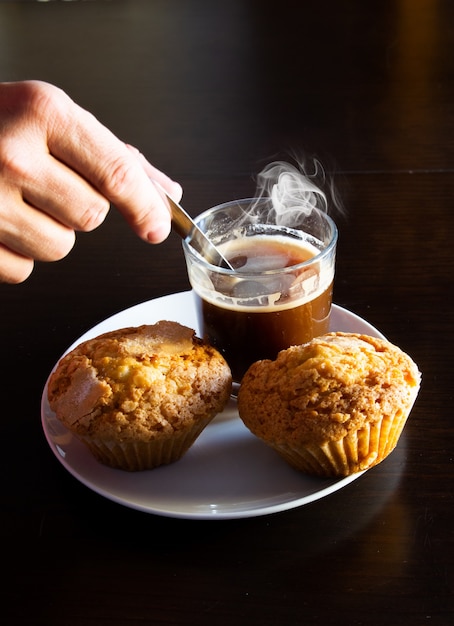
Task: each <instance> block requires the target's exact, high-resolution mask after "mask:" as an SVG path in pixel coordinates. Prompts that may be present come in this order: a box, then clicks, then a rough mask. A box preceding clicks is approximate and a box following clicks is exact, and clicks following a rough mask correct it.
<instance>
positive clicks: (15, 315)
mask: <svg viewBox="0 0 454 626" xmlns="http://www.w3.org/2000/svg"><path fill="white" fill-rule="evenodd" d="M453 51H454V3H453V2H451V1H450V0H438V1H437V0H411V1H407V2H403V1H400V2H399V1H397V0H380V1H377V0H368V1H367V2H365V1H363V0H357V1H345V2H338V1H335V0H333V1H332V2H330V1H328V0H305V1H304V2H299V3H296V2H287V1H286V0H282V1H281V2H279V3H268V2H259V1H252V0H251V1H247V0H244V1H240V0H238V1H235V2H229V1H228V0H225V1H220V2H210V1H208V0H191V1H188V2H184V1H183V0H180V1H179V0H165V1H164V0H160V1H153V0H151V1H145V0H143V1H140V0H129V1H127V0H125V1H124V2H121V1H115V0H113V1H110V2H109V1H92V2H57V1H55V2H48V3H42V2H2V3H0V80H20V79H25V78H39V79H43V80H47V81H50V82H53V83H55V84H57V85H59V86H60V87H62V88H63V89H65V90H66V91H67V92H68V93H69V94H70V95H71V96H72V97H73V98H74V99H75V100H76V101H78V102H79V103H80V104H81V105H83V106H85V107H86V108H88V109H90V110H91V111H92V112H93V113H94V114H95V115H97V117H98V118H99V119H101V120H102V121H103V122H104V123H105V124H106V125H107V126H109V127H110V128H111V129H112V130H113V131H114V132H115V133H117V134H118V135H119V136H120V137H121V138H123V139H124V140H127V141H128V142H130V143H133V144H135V145H137V146H138V147H140V149H141V150H142V152H144V153H145V154H146V155H147V157H148V158H149V159H150V160H151V161H152V162H154V163H155V164H156V165H157V166H159V167H160V168H161V169H163V170H165V171H167V172H168V173H169V174H170V175H171V176H173V177H174V178H176V179H177V180H179V181H180V182H181V183H182V185H183V186H184V190H185V194H184V204H185V206H186V208H187V209H188V211H189V212H191V213H192V214H193V215H195V214H197V213H199V212H200V211H201V210H203V209H205V208H207V207H209V206H211V205H214V204H216V203H218V202H223V201H227V200H231V199H234V198H240V197H244V196H248V195H252V194H253V193H254V190H255V180H254V176H255V175H256V174H257V173H258V172H259V171H260V170H261V169H262V167H263V166H264V165H265V164H266V163H269V162H270V161H273V160H275V159H277V158H284V159H289V158H290V157H289V155H294V154H296V155H297V156H298V157H299V158H301V157H302V156H305V157H307V158H308V159H311V158H312V157H314V156H316V157H317V158H319V159H320V161H321V163H322V164H323V165H324V167H325V170H326V172H327V176H328V179H329V180H332V181H333V183H334V185H335V187H336V189H337V191H338V194H339V196H340V197H341V198H342V201H343V204H344V206H345V209H346V213H345V215H344V216H340V215H338V216H336V220H337V222H338V226H339V231H340V242H339V248H338V257H337V278H336V285H335V302H336V303H337V304H339V305H342V306H344V307H346V308H348V309H349V310H351V311H353V312H355V313H357V314H358V315H360V316H362V317H363V318H365V319H366V320H368V321H369V322H371V323H372V324H373V325H374V326H376V327H377V328H378V329H379V330H380V331H382V332H383V333H384V334H385V335H386V336H387V337H388V338H389V339H390V340H391V341H393V342H394V343H397V344H398V345H399V346H401V347H402V348H403V349H404V350H405V351H407V352H408V353H409V354H411V356H412V357H413V358H414V359H415V360H416V362H417V363H418V365H419V367H420V369H421V370H422V372H423V385H422V389H421V392H420V395H419V398H418V401H417V404H416V405H415V407H414V410H413V412H412V414H411V417H410V419H409V421H408V423H407V426H406V429H405V432H404V435H403V436H402V438H401V440H400V442H399V445H398V448H397V449H396V450H395V451H394V452H393V454H391V455H390V457H388V459H387V460H385V461H384V462H383V463H382V464H381V465H379V466H378V467H376V468H374V469H372V470H370V471H369V472H367V473H366V474H364V475H363V476H361V478H359V479H358V480H356V481H355V482H353V483H352V484H351V485H349V486H348V487H346V488H344V489H342V490H340V491H337V492H336V493H334V494H332V495H330V496H328V497H326V498H323V499H320V500H318V501H316V502H313V503H311V504H308V505H306V506H302V507H300V508H296V509H294V510H290V511H286V512H281V513H276V514H272V515H267V516H261V517H252V518H248V519H239V520H223V521H211V520H209V521H201V520H185V519H174V518H169V517H164V516H159V515H153V514H147V513H143V512H139V511H136V510H134V509H131V508H128V507H126V506H122V505H119V504H115V503H114V502H112V501H111V500H109V499H107V498H104V497H102V496H100V495H97V494H96V493H95V492H94V491H92V490H90V489H88V488H87V487H85V486H84V485H82V484H81V483H80V482H79V481H77V480H76V479H75V478H73V477H72V476H71V475H70V474H69V473H68V472H67V471H66V470H65V469H64V468H63V467H62V466H61V464H59V463H58V462H57V460H56V458H55V457H54V455H53V454H52V452H51V451H50V449H49V446H48V444H47V442H46V440H45V438H44V435H43V432H42V428H41V422H40V398H41V392H42V389H43V386H44V383H45V380H46V378H47V375H48V373H49V371H50V369H51V367H52V366H53V365H54V363H55V361H56V360H57V359H58V357H59V356H60V355H61V353H62V352H63V351H64V350H65V349H66V348H67V346H68V345H69V344H71V343H72V342H73V341H74V340H75V339H77V337H79V336H80V335H81V334H82V333H83V332H85V331H86V330H87V329H89V328H90V327H92V326H93V325H94V324H96V323H97V322H99V321H100V320H102V319H104V318H106V317H108V316H110V315H111V314H113V313H115V312H117V311H120V310H122V309H125V308H126V307H129V306H131V305H134V304H136V303H139V302H143V301H146V300H150V299H152V298H156V297H159V296H163V295H166V294H170V293H174V292H178V291H182V290H186V289H188V281H187V276H186V270H185V266H184V260H183V255H182V251H181V243H180V241H179V240H178V238H177V237H176V236H174V235H171V236H170V238H169V239H168V240H167V242H165V243H164V244H162V245H160V246H156V247H153V246H148V245H146V244H144V243H142V242H141V241H139V240H138V239H137V238H136V237H135V236H134V235H133V234H132V233H131V232H130V231H129V229H128V227H127V226H126V225H125V224H124V222H123V220H122V218H121V217H120V216H119V215H118V214H117V213H116V211H115V209H113V210H112V211H111V213H110V214H109V217H108V219H107V221H106V223H105V224H104V225H103V226H102V227H100V228H99V229H97V230H96V231H95V232H93V233H91V234H85V235H80V236H79V237H78V240H77V244H76V247H75V248H74V250H73V251H72V252H71V253H70V255H69V256H68V257H67V258H66V259H64V260H63V261H61V262H58V263H54V264H48V265H46V264H43V265H38V266H37V267H36V269H35V271H34V273H33V275H32V276H31V278H30V279H29V280H28V281H26V282H25V283H24V284H22V285H17V286H8V285H1V286H0V298H1V320H2V350H1V355H2V358H1V360H2V366H1V371H2V374H1V392H2V416H1V441H2V453H1V456H0V458H1V466H2V472H1V474H2V488H1V499H0V502H1V504H0V524H1V540H2V559H1V564H2V573H3V576H4V579H3V582H2V583H1V586H0V589H1V591H0V595H1V603H0V621H1V622H2V623H3V624H5V626H6V625H8V626H12V625H15V624H27V626H32V625H35V624H43V625H44V624H45V625H46V626H54V625H55V626H79V625H87V626H88V625H90V626H91V625H93V626H101V625H106V626H107V625H109V626H112V625H114V624H118V625H119V626H120V625H121V626H135V625H138V624H158V625H160V624H163V625H164V624H185V625H188V624H193V625H194V626H203V625H204V624H210V625H211V624H225V625H229V626H231V625H232V624H248V625H249V624H256V625H260V626H268V625H273V626H274V625H275V626H284V625H292V626H293V625H295V626H297V625H300V624H305V625H309V626H312V625H323V626H328V625H333V626H343V625H347V624H348V625H349V626H360V625H361V626H362V625H365V626H378V625H380V626H381V625H383V624H392V625H394V624H396V625H398V624H411V625H412V626H419V625H423V624H424V625H426V624H427V625H428V624H430V625H431V626H444V625H447V624H450V623H452V620H453V618H454V599H453V586H454V531H453V526H454V514H453V511H454V497H453V495H454V492H453V478H454V460H453V457H454V446H453V432H454V427H453V416H452V412H453V408H452V402H453V382H452V367H453V354H454V341H453V328H452V319H453V316H452V305H451V295H452V289H453V270H454V245H453V242H452V240H451V237H452V234H453V232H454V106H453V102H454V54H453Z"/></svg>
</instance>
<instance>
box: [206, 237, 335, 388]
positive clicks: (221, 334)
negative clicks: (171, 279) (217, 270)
mask: <svg viewBox="0 0 454 626" xmlns="http://www.w3.org/2000/svg"><path fill="white" fill-rule="evenodd" d="M222 252H223V254H224V255H225V256H226V257H227V259H228V260H229V262H230V263H231V264H232V265H233V267H235V268H236V272H235V274H234V275H228V274H223V275H219V276H217V277H216V281H215V284H214V287H215V291H214V290H213V289H211V290H209V289H206V290H205V289H198V288H197V286H195V287H194V288H195V292H196V303H197V307H198V309H199V310H198V316H199V319H200V320H201V322H202V333H203V337H204V339H205V340H207V341H208V342H209V343H211V344H212V345H213V346H214V347H216V348H217V349H218V350H219V351H220V352H221V353H222V354H223V355H224V357H225V358H226V360H227V362H228V363H229V365H230V368H231V369H232V375H233V379H234V381H235V382H240V381H241V378H242V376H243V375H244V373H245V371H246V370H247V368H248V367H249V365H251V363H253V362H254V361H257V360H259V359H274V358H276V355H277V353H278V352H279V351H280V350H283V349H285V348H288V347H289V346H291V345H295V344H300V343H305V342H307V341H310V340H311V339H312V338H313V337H314V336H317V335H321V334H323V333H325V332H328V330H329V317H330V310H331V299H332V287H333V271H332V270H329V271H326V270H323V271H322V268H321V267H320V264H319V263H314V264H310V265H305V262H307V261H309V260H310V259H312V258H313V257H315V256H316V255H317V254H319V252H320V250H319V249H318V248H317V247H315V246H314V245H313V244H311V243H310V242H303V241H297V240H295V241H293V240H289V239H288V238H285V237H280V236H266V235H265V236H256V237H251V238H247V237H246V238H241V239H237V240H234V241H233V242H229V243H228V244H227V245H226V246H225V248H224V249H222ZM283 268H289V269H288V271H287V272H282V271H281V270H282V269H283ZM278 270H279V271H278Z"/></svg>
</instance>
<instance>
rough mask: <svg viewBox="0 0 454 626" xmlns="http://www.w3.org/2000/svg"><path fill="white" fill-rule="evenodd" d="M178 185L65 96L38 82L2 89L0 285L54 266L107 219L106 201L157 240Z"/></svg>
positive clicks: (164, 233)
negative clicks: (37, 266) (78, 237)
mask: <svg viewBox="0 0 454 626" xmlns="http://www.w3.org/2000/svg"><path fill="white" fill-rule="evenodd" d="M152 180H155V181H156V182H157V183H159V185H161V186H162V187H163V188H164V189H165V190H166V191H167V192H168V193H169V194H170V195H171V196H172V197H173V198H175V200H177V201H179V200H180V198H181V195H182V190H181V187H180V185H179V184H178V183H176V182H173V181H172V180H171V179H170V178H169V177H168V176H166V175H165V174H164V173H163V172H161V171H159V170H158V169H156V168H155V167H153V166H152V165H151V164H150V163H148V161H147V160H146V159H145V157H143V156H142V155H141V154H140V153H139V151H138V150H136V149H135V148H133V147H132V146H128V145H126V144H124V143H123V142H122V141H120V140H119V139H117V137H115V135H113V134H112V133H111V132H110V131H109V130H108V129H107V128H106V127H105V126H103V125H102V124H101V123H100V122H99V121H97V120H96V118H95V117H94V116H93V115H92V114H91V113H89V112H88V111H86V110H84V109H82V108H81V107H80V106H78V105H77V104H76V103H75V102H73V101H72V100H71V99H70V98H69V96H67V95H66V94H65V93H64V92H63V91H61V90H60V89H58V88H57V87H54V86H53V85H50V84H48V83H43V82H39V81H24V82H18V83H3V84H0V281H3V282H10V283H19V282H22V281H24V280H25V279H26V278H27V277H28V276H29V275H30V273H31V272H32V270H33V266H34V261H35V260H39V261H56V260H59V259H61V258H63V257H64V256H66V255H67V254H68V252H69V251H70V250H71V248H72V247H73V245H74V240H75V231H84V232H88V231H91V230H93V229H94V228H96V227H98V226H99V225H100V224H101V223H102V222H103V221H104V219H105V217H106V215H107V213H108V210H109V207H110V203H112V204H114V205H115V206H116V207H117V209H118V210H119V211H120V212H121V213H122V214H123V215H124V217H125V219H126V221H127V222H128V223H129V225H130V226H131V228H132V229H133V230H134V231H135V232H136V233H137V235H138V236H139V237H141V238H142V239H144V240H145V241H149V242H151V243H159V242H160V241H163V240H164V239H165V238H166V237H167V235H168V234H169V231H170V212H169V209H168V206H167V203H166V202H165V200H164V199H163V197H162V196H161V194H160V192H159V189H158V186H155V185H154V184H153V182H152Z"/></svg>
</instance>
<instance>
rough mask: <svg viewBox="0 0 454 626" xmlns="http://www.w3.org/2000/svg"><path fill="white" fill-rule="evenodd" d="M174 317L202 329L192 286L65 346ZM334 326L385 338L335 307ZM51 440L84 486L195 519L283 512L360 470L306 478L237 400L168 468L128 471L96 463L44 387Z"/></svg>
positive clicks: (140, 507)
mask: <svg viewBox="0 0 454 626" xmlns="http://www.w3.org/2000/svg"><path fill="white" fill-rule="evenodd" d="M162 319H168V320H174V321H177V322H180V323H181V324H185V325H186V326H189V327H191V328H194V329H196V330H197V331H198V323H197V320H196V312H195V306H194V302H193V295H192V292H191V291H186V292H182V293H176V294H173V295H170V296H165V297H163V298H158V299H156V300H150V301H149V302H144V303H142V304H138V305H136V306H133V307H131V308H129V309H126V310H124V311H121V312H120V313H117V314H116V315H113V316H112V317H109V318H108V319H106V320H104V321H103V322H101V323H100V324H97V325H96V326H94V327H93V328H92V329H91V330H89V331H88V332H87V333H85V334H84V335H82V337H80V338H79V339H78V340H77V341H76V342H75V343H74V344H73V345H72V346H70V348H68V350H71V349H72V348H73V347H74V346H76V345H77V344H78V343H80V342H81V341H85V340H86V339H89V338H91V337H95V336H96V335H99V334H100V333H103V332H107V331H109V330H114V329H117V328H123V327H126V326H138V325H140V324H154V323H155V322H158V321H159V320H162ZM331 329H332V330H342V331H345V332H357V333H364V334H368V335H373V336H376V337H383V335H382V334H381V333H379V332H378V331H377V330H376V329H375V328H374V327H373V326H371V325H370V324H368V323H367V322H365V321H364V320H363V319H361V318H360V317H358V316H357V315H355V314H353V313H350V312H349V311H347V310H346V309H342V308H341V307H339V306H336V305H333V311H332V317H331ZM41 416H42V424H43V429H44V433H45V435H46V439H47V441H48V443H49V445H50V447H51V449H52V451H53V452H54V454H55V456H56V457H57V459H58V460H59V461H60V463H61V464H62V465H63V466H64V467H65V468H66V469H67V470H68V472H70V474H72V475H73V476H75V478H77V479H78V480H79V481H80V482H81V483H83V484H84V485H86V486H87V487H89V488H90V489H92V490H93V491H95V492H97V493H99V494H101V495H102V496H105V497H106V498H108V499H110V500H113V501H114V502H118V503H120V504H123V505H125V506H129V507H131V508H133V509H138V510H140V511H145V512H148V513H155V514H159V515H167V516H170V517H181V518H192V519H234V518H242V517H254V516H259V515H266V514H269V513H276V512H278V511H286V510H288V509H292V508H295V507H299V506H302V505H304V504H308V503H309V502H312V501H314V500H317V499H319V498H323V497H325V496H327V495H329V494H330V493H333V492H335V491H337V490H339V489H342V488H343V487H345V486H346V485H348V484H349V483H351V482H352V481H354V480H355V479H357V478H358V477H359V476H360V475H361V473H357V474H354V475H352V476H349V477H347V478H342V479H336V478H333V479H325V478H317V477H311V476H306V475H304V474H302V473H300V472H297V471H296V470H293V469H292V468H291V467H289V466H288V465H287V464H286V463H285V462H284V461H283V460H282V459H281V458H280V457H279V456H278V455H277V454H276V453H275V452H274V451H273V450H271V449H270V448H268V446H266V445H265V444H263V443H262V442H261V441H259V440H258V439H257V438H256V437H254V436H253V435H252V434H251V433H250V432H249V430H248V429H247V428H246V427H245V426H244V425H243V423H242V421H241V420H240V418H239V417H238V413H237V412H236V407H235V403H234V402H233V401H232V402H231V403H230V404H229V405H228V407H227V408H226V409H225V410H224V412H223V413H221V414H220V415H218V416H217V417H216V418H215V419H214V420H213V421H212V422H211V423H210V424H209V426H208V427H207V428H206V429H205V430H204V431H203V433H202V434H201V435H200V437H199V438H198V439H197V441H196V442H195V443H194V445H193V446H192V447H191V448H190V449H189V451H188V452H187V453H186V455H185V456H184V457H183V458H182V459H180V460H179V461H177V462H176V463H173V464H171V465H166V466H161V467H158V468H155V469H153V470H150V471H145V472H133V473H130V472H123V471H121V470H115V469H111V468H109V467H106V466H104V465H101V464H100V463H98V462H97V461H96V460H95V459H94V457H93V456H92V455H91V453H90V452H89V451H88V449H87V448H86V447H85V446H84V445H83V444H82V443H80V442H79V441H78V440H77V439H76V438H75V437H74V436H73V435H71V433H69V431H68V430H67V429H66V428H65V427H64V426H63V425H62V424H61V423H60V422H59V421H58V420H57V419H56V417H55V415H54V414H53V412H52V411H51V410H50V408H49V405H48V402H47V384H46V387H45V388H44V391H43V396H42V404H41Z"/></svg>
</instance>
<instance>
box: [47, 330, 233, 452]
mask: <svg viewBox="0 0 454 626" xmlns="http://www.w3.org/2000/svg"><path fill="white" fill-rule="evenodd" d="M230 385H231V374H230V369H229V368H228V366H227V364H226V362H225V361H224V359H223V357H222V356H221V355H220V354H219V353H218V352H217V351H216V350H215V349H214V348H212V347H211V346H208V345H206V344H205V343H204V342H203V341H202V340H200V339H198V338H197V337H196V336H195V333H194V331H193V330H192V329H189V328H187V327H185V326H182V325H180V324H177V323H175V322H168V321H162V322H159V323H158V324H154V325H144V326H140V327H137V328H127V329H121V330H118V331H112V332H110V333H105V334H104V335H101V336H99V337H97V338H95V339H91V340H88V341H85V342H84V343H82V344H80V345H79V346H77V347H76V348H75V349H74V350H73V351H71V352H70V353H69V354H67V355H66V356H64V357H63V358H62V360H61V361H60V363H59V364H58V366H57V368H56V370H55V372H54V373H53V374H52V376H51V378H50V380H49V385H48V398H49V404H50V407H51V409H52V410H53V411H55V413H56V415H57V417H58V418H59V419H61V420H62V421H63V422H64V423H65V424H66V425H67V426H68V427H69V428H70V429H72V430H73V431H74V432H76V433H78V434H80V435H88V434H90V435H94V434H96V435H100V436H104V437H106V438H108V437H112V438H116V439H117V440H118V439H120V440H128V439H134V440H143V441H147V440H150V439H153V438H155V437H157V436H159V434H160V433H172V432H174V431H176V430H178V429H180V428H183V427H184V426H185V425H187V424H188V422H191V423H192V422H194V421H196V420H198V419H202V418H203V419H204V418H205V417H206V415H207V414H209V415H213V416H214V415H215V414H216V413H218V412H219V411H221V410H222V409H223V407H224V405H225V403H226V402H227V399H228V397H229V395H230Z"/></svg>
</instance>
